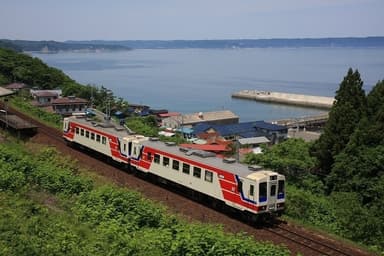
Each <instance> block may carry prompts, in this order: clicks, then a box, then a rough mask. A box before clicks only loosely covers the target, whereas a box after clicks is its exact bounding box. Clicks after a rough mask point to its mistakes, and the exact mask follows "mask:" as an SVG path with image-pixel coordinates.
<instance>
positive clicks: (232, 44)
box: [66, 37, 384, 49]
mask: <svg viewBox="0 0 384 256" xmlns="http://www.w3.org/2000/svg"><path fill="white" fill-rule="evenodd" d="M66 43H68V44H93V45H114V46H126V47H129V48H133V49H179V48H208V49H209V48H263V47H279V48H281V47H384V37H345V38H303V39H228V40H123V41H106V40H91V41H66Z"/></svg>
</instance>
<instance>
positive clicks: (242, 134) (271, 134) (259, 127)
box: [193, 121, 288, 144]
mask: <svg viewBox="0 0 384 256" xmlns="http://www.w3.org/2000/svg"><path fill="white" fill-rule="evenodd" d="M193 133H194V134H195V136H197V137H199V134H203V133H217V134H220V136H222V137H224V138H225V139H226V140H237V139H241V138H253V137H266V138H267V139H268V140H269V141H270V142H271V143H272V144H275V143H279V142H281V141H283V140H285V139H286V138H287V135H288V128H287V127H285V126H281V125H277V124H272V123H268V122H265V121H253V122H244V123H237V124H224V125H216V124H210V123H199V124H196V125H194V126H193Z"/></svg>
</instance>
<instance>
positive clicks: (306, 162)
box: [245, 139, 316, 180]
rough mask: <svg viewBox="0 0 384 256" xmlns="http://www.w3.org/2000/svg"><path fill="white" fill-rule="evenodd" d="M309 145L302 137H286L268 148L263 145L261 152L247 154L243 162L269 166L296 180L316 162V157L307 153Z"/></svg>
mask: <svg viewBox="0 0 384 256" xmlns="http://www.w3.org/2000/svg"><path fill="white" fill-rule="evenodd" d="M310 145H311V144H310V143H307V142H305V141H304V140H303V139H288V140H286V141H284V142H282V143H279V144H277V145H274V146H272V147H270V148H266V147H264V149H263V154H253V153H251V154H247V155H246V158H245V162H246V163H248V164H258V165H262V166H264V167H266V168H271V169H273V170H276V171H278V172H281V173H283V174H285V175H287V176H288V177H289V178H290V179H292V180H297V179H300V178H301V177H303V176H305V175H307V174H309V172H310V170H311V169H313V168H314V166H315V164H316V159H315V158H314V157H311V156H310V155H309V147H310Z"/></svg>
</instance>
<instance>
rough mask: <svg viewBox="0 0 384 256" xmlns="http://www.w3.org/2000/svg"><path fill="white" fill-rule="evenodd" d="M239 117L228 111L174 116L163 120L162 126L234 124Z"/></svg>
mask: <svg viewBox="0 0 384 256" xmlns="http://www.w3.org/2000/svg"><path fill="white" fill-rule="evenodd" d="M238 122H239V117H238V116H237V115H235V114H234V113H233V112H231V111H229V110H222V111H212V112H199V113H193V114H185V115H175V116H170V117H168V118H164V119H163V121H162V125H163V126H165V127H168V128H179V127H193V126H195V125H197V124H199V123H209V124H217V125H219V124H236V123H238Z"/></svg>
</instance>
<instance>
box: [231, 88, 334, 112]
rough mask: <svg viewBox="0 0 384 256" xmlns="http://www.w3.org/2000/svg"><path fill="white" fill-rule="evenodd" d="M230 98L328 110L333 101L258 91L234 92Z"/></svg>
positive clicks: (330, 99)
mask: <svg viewBox="0 0 384 256" xmlns="http://www.w3.org/2000/svg"><path fill="white" fill-rule="evenodd" d="M232 98H238V99H247V100H255V101H263V102H271V103H280V104H288V105H298V106H303V107H314V108H324V109H330V108H331V107H332V105H333V102H334V101H335V99H334V98H333V97H325V96H313V95H304V94H294V93H283V92H269V91H258V90H242V91H239V92H235V93H233V94H232Z"/></svg>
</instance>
